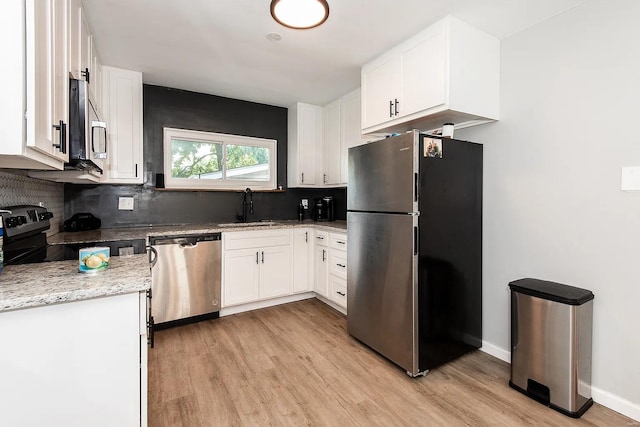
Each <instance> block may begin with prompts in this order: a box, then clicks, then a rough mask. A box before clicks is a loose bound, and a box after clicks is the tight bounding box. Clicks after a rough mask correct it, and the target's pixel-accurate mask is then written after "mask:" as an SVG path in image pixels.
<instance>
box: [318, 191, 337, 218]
mask: <svg viewBox="0 0 640 427" xmlns="http://www.w3.org/2000/svg"><path fill="white" fill-rule="evenodd" d="M314 202H315V203H314V209H313V219H314V220H315V221H335V218H334V216H333V207H334V203H333V197H332V196H324V197H320V198H317V199H315V200H314Z"/></svg>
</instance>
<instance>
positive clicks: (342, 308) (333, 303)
mask: <svg viewBox="0 0 640 427" xmlns="http://www.w3.org/2000/svg"><path fill="white" fill-rule="evenodd" d="M316 299H317V300H320V301H322V302H323V303H325V304H327V305H328V306H329V307H331V308H333V309H335V310H337V311H339V312H340V313H342V314H344V315H345V316H346V315H347V309H346V308H344V307H342V306H339V305H338V304H336V303H335V302H333V301H331V300H330V299H328V298H325V297H323V296H322V295H318V294H316Z"/></svg>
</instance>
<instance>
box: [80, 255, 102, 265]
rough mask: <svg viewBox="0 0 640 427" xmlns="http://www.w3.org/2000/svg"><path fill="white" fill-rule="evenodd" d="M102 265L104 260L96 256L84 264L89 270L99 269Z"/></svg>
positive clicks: (92, 256)
mask: <svg viewBox="0 0 640 427" xmlns="http://www.w3.org/2000/svg"><path fill="white" fill-rule="evenodd" d="M101 264H102V258H100V257H99V256H96V255H91V256H90V257H89V258H87V259H86V260H85V262H84V265H86V266H87V267H89V268H98V267H100V265H101Z"/></svg>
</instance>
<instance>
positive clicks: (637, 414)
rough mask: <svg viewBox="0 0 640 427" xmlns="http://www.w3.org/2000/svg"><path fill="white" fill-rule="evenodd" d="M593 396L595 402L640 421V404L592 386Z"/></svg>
mask: <svg viewBox="0 0 640 427" xmlns="http://www.w3.org/2000/svg"><path fill="white" fill-rule="evenodd" d="M591 398H592V399H593V401H594V402H596V403H599V404H600V405H602V406H606V407H607V408H609V409H612V410H614V411H616V412H619V413H621V414H622V415H624V416H627V417H629V418H633V419H634V420H636V421H640V405H639V404H637V403H633V402H630V401H628V400H627V399H623V398H622V397H620V396H616V395H615V394H613V393H609V392H608V391H604V390H602V389H600V388H598V387H594V386H591Z"/></svg>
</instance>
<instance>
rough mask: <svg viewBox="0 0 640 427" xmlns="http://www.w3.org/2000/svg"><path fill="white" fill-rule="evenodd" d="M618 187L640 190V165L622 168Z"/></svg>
mask: <svg viewBox="0 0 640 427" xmlns="http://www.w3.org/2000/svg"><path fill="white" fill-rule="evenodd" d="M620 189H621V190H622V191H640V166H630V167H623V168H622V175H621V179H620Z"/></svg>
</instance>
